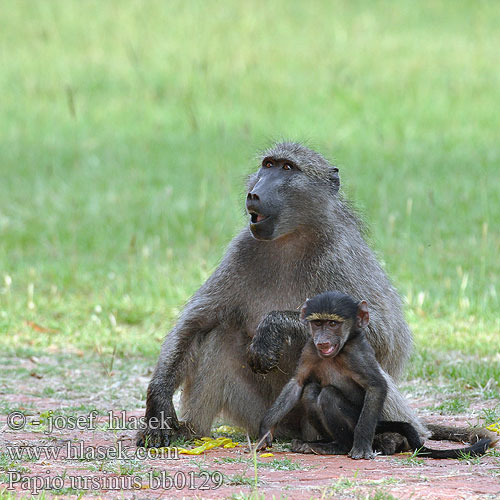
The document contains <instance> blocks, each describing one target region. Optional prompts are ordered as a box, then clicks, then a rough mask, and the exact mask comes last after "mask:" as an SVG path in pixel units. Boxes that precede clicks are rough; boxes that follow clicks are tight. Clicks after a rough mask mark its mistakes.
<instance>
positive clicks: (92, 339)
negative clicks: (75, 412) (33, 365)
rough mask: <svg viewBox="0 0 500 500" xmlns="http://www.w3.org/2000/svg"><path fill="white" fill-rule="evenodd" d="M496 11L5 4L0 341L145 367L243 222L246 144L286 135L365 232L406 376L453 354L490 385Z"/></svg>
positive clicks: (498, 173) (496, 324)
mask: <svg viewBox="0 0 500 500" xmlns="http://www.w3.org/2000/svg"><path fill="white" fill-rule="evenodd" d="M498 19H500V4H498V3H496V2H488V1H478V2H472V1H451V0H450V1H434V2H418V3H417V2H411V1H409V0H408V1H400V2H397V3H394V2H383V1H377V2H369V1H347V0H346V1H333V2H330V1H318V2H314V3H307V2H300V1H291V2H287V1H276V2H271V3H270V2H264V1H251V2H228V3H224V4H221V3H218V2H215V1H169V2H162V1H148V2H141V1H126V2H120V1H108V2H99V1H90V0H89V1H86V2H78V1H68V0H54V1H50V2H30V1H16V2H9V3H8V4H5V5H4V6H3V7H2V10H1V14H0V24H1V26H0V103H1V105H0V138H1V142H2V146H1V148H0V332H1V336H0V345H2V349H5V350H7V352H12V353H17V354H23V353H29V352H57V351H59V352H61V351H62V352H80V354H81V353H82V352H83V353H92V352H94V353H95V352H96V353H98V354H101V353H103V352H108V353H109V352H115V353H116V354H117V355H118V356H149V357H151V363H153V361H154V359H155V358H156V355H157V353H158V350H159V342H160V341H161V339H162V338H163V335H164V334H165V333H166V332H167V331H168V329H169V328H170V327H171V325H172V324H173V322H174V321H175V317H176V315H177V314H178V312H179V310H180V308H181V307H182V304H183V303H184V302H185V301H186V300H187V298H188V297H189V296H190V295H191V294H192V293H193V292H194V291H195V290H196V289H197V288H198V286H199V285H200V284H201V283H202V282H203V281H204V280H205V279H206V278H207V276H208V275H209V274H210V273H211V271H212V270H213V269H214V267H215V266H216V265H217V263H218V261H219V259H220V257H221V255H222V253H223V252H224V248H225V246H226V245H227V244H228V242H229V241H230V239H231V238H232V236H233V235H234V234H235V233H236V232H237V231H238V230H239V228H241V227H242V226H243V225H244V224H245V223H246V219H245V215H244V209H243V206H244V205H243V199H244V196H243V195H244V178H245V176H246V174H248V173H249V172H251V171H252V170H254V169H255V168H256V166H257V163H256V161H255V154H256V152H257V151H258V150H259V149H262V148H264V147H266V146H267V145H268V144H269V143H270V142H271V141H272V140H274V139H279V138H291V139H295V140H305V141H307V142H308V144H309V145H310V146H312V147H314V148H317V149H318V150H320V151H321V152H323V153H324V154H325V155H326V156H328V157H329V158H330V159H332V160H333V161H335V162H336V163H337V165H338V166H339V167H340V169H341V175H342V182H343V186H344V190H345V191H346V193H347V195H348V196H349V197H350V198H352V199H353V200H354V201H355V203H356V204H357V205H358V206H359V207H360V209H361V210H362V212H363V214H364V217H365V218H366V220H367V222H368V223H369V225H370V226H371V244H372V246H373V247H374V248H375V249H376V251H377V252H378V254H379V255H380V258H381V259H382V260H383V262H384V265H385V266H386V268H387V271H388V273H389V274H390V276H391V278H392V279H393V281H394V282H395V284H396V285H397V287H398V288H399V290H400V291H401V294H402V295H403V296H404V297H405V298H406V301H407V308H406V310H407V317H408V320H409V322H410V324H411V326H412V328H413V330H414V333H415V337H416V344H417V350H416V352H417V354H416V356H415V358H414V363H413V365H412V368H411V370H410V375H413V376H419V377H432V376H433V375H435V374H441V375H443V374H445V375H446V374H447V372H446V370H451V368H450V367H452V366H455V365H456V362H455V361H456V360H455V361H453V362H452V363H451V362H450V364H448V365H446V366H447V368H446V369H445V368H443V369H441V371H440V369H439V368H436V367H437V366H438V365H439V363H440V362H441V359H443V358H442V355H441V352H448V353H449V354H450V352H451V353H454V352H455V351H458V352H459V353H460V356H461V359H465V358H466V357H467V356H472V357H474V360H475V361H473V362H471V363H472V364H470V363H469V364H467V363H466V365H467V366H466V368H464V369H465V370H468V369H469V367H470V366H473V365H474V366H475V367H476V372H475V373H472V376H474V377H476V378H477V380H480V381H481V383H484V384H485V383H487V382H488V381H489V380H491V379H492V378H493V379H496V380H498V379H499V375H500V357H499V354H498V353H499V351H500V335H499V334H500V318H499V314H498V311H499V298H498V294H499V293H500V290H499V280H498V277H499V275H500V263H499V257H498V256H499V253H500V233H499V227H500V209H499V207H500V169H499V164H500V141H499V137H500V125H499V123H500V122H499V118H498V110H499V108H498V106H499V103H500V61H499V59H500V58H499V55H498V47H499V46H500V30H499V29H498ZM450 355H451V354H450ZM453 355H455V354H453ZM456 369H457V368H453V370H456ZM454 374H455V372H453V373H452V372H450V375H449V376H455V375H454ZM462 375H463V376H467V372H464V373H462V374H460V373H459V375H456V376H462ZM469 375H470V374H469Z"/></svg>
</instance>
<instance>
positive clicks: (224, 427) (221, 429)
mask: <svg viewBox="0 0 500 500" xmlns="http://www.w3.org/2000/svg"><path fill="white" fill-rule="evenodd" d="M215 432H224V433H225V434H236V433H238V432H241V430H240V429H238V428H237V427H231V426H230V425H221V426H220V427H217V429H215Z"/></svg>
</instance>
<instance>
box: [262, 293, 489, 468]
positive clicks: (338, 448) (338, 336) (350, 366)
mask: <svg viewBox="0 0 500 500" xmlns="http://www.w3.org/2000/svg"><path fill="white" fill-rule="evenodd" d="M301 320H302V321H303V322H304V323H307V324H308V326H309V329H310V338H309V340H308V341H307V343H306V345H305V346H304V349H303V351H302V355H301V357H300V360H299V364H298V367H297V370H296V372H295V375H294V376H293V378H292V379H290V381H289V382H288V383H287V385H286V386H285V387H284V388H283V390H282V391H281V394H280V395H279V397H278V399H277V400H276V401H275V402H274V404H273V405H272V406H271V408H270V409H269V411H268V412H267V413H266V414H265V416H264V418H263V419H262V422H261V424H260V429H259V439H260V440H261V441H262V443H261V446H260V449H262V448H265V447H266V446H271V444H272V433H273V431H274V427H275V426H276V425H277V424H278V423H279V422H280V420H281V419H282V418H283V417H285V416H286V415H287V414H288V413H289V412H290V411H291V410H292V409H293V408H294V406H295V405H296V404H297V403H298V402H299V401H300V400H302V404H303V407H304V409H305V413H306V415H307V417H308V419H309V422H310V423H311V424H312V425H313V427H314V428H315V429H316V431H317V432H318V434H319V435H320V436H322V438H323V439H322V440H321V441H315V442H302V441H298V440H294V441H293V442H292V450H293V451H297V452H302V453H317V454H323V455H346V454H348V455H350V456H351V457H352V458H355V459H358V458H374V456H375V453H374V448H375V451H381V452H383V453H386V454H387V450H386V449H385V447H384V440H380V439H379V440H378V441H376V442H375V447H373V444H374V438H375V434H382V433H386V432H393V433H394V432H396V433H399V434H400V435H402V436H403V437H404V438H406V441H405V440H403V439H400V440H399V442H398V443H397V444H396V445H394V444H390V445H389V448H390V451H391V452H395V451H404V450H405V449H406V450H412V451H415V450H419V454H421V455H424V456H428V457H432V458H458V457H460V456H462V455H463V454H467V453H470V454H471V455H484V453H485V452H486V450H487V449H488V446H489V445H490V444H491V442H492V440H491V439H489V438H484V439H481V440H479V441H478V442H477V443H475V444H473V445H472V446H469V447H467V448H461V449H454V450H432V449H430V448H426V447H425V446H423V441H422V440H421V439H420V437H419V435H418V432H417V431H416V430H415V428H414V427H413V425H412V424H411V423H408V422H390V421H384V420H383V419H382V415H383V408H384V404H385V401H386V396H387V389H388V385H387V381H386V378H387V377H386V374H384V372H383V370H382V368H381V367H380V365H379V363H378V361H377V360H376V358H375V352H374V350H373V347H372V346H371V345H370V343H369V342H368V341H367V340H366V335H365V331H366V327H367V326H368V324H369V312H368V306H367V304H366V302H365V301H364V300H363V301H361V302H357V301H355V300H354V299H353V298H351V297H350V296H349V295H346V294H344V293H341V292H324V293H321V294H319V295H317V296H315V297H313V298H312V299H308V300H307V301H306V303H305V304H304V305H303V307H302V311H301ZM399 437H401V436H399ZM377 446H381V449H378V450H377Z"/></svg>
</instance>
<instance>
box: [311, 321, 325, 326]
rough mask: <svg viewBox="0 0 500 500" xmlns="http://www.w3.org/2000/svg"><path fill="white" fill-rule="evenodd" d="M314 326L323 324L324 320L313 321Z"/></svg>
mask: <svg viewBox="0 0 500 500" xmlns="http://www.w3.org/2000/svg"><path fill="white" fill-rule="evenodd" d="M312 323H313V325H314V326H321V325H322V324H323V321H321V320H320V319H317V320H315V321H313V322H312Z"/></svg>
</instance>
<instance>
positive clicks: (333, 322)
mask: <svg viewBox="0 0 500 500" xmlns="http://www.w3.org/2000/svg"><path fill="white" fill-rule="evenodd" d="M328 324H329V325H330V326H337V325H338V324H339V322H338V321H333V320H331V321H329V322H328Z"/></svg>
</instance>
